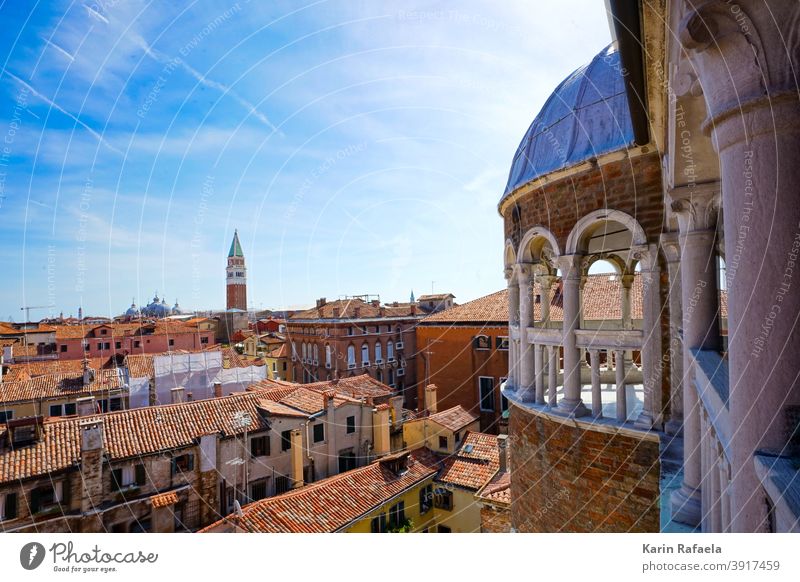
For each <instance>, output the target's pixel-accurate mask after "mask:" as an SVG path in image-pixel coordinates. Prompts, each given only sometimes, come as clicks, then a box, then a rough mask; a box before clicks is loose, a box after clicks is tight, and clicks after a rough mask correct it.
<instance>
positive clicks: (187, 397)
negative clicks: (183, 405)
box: [186, 392, 194, 402]
mask: <svg viewBox="0 0 800 582" xmlns="http://www.w3.org/2000/svg"><path fill="white" fill-rule="evenodd" d="M192 400H194V394H192V393H191V392H187V393H186V402H191V401H192Z"/></svg>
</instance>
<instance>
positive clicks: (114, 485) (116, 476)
mask: <svg viewBox="0 0 800 582" xmlns="http://www.w3.org/2000/svg"><path fill="white" fill-rule="evenodd" d="M124 486H125V485H124V484H123V482H122V469H113V470H112V471H111V490H112V491H119V490H120V489H122V488H123V487H124Z"/></svg>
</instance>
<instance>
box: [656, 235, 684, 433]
mask: <svg viewBox="0 0 800 582" xmlns="http://www.w3.org/2000/svg"><path fill="white" fill-rule="evenodd" d="M661 250H662V251H663V253H664V256H665V257H666V261H667V271H668V272H669V291H668V294H667V296H668V302H669V339H670V341H669V387H670V394H669V420H668V421H667V424H666V425H665V426H664V431H665V432H666V433H667V434H668V435H677V436H681V435H682V434H683V339H682V338H681V330H682V329H683V324H682V317H683V315H682V308H681V262H680V259H681V252H680V242H679V240H678V233H677V232H668V233H664V234H662V235H661Z"/></svg>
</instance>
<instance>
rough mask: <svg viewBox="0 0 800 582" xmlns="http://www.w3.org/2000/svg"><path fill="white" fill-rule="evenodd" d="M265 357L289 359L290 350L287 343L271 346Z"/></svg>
mask: <svg viewBox="0 0 800 582" xmlns="http://www.w3.org/2000/svg"><path fill="white" fill-rule="evenodd" d="M264 355H265V356H266V357H268V358H288V357H289V348H288V346H287V345H286V344H285V343H279V344H270V345H269V347H268V348H267V351H266V352H265V354H264Z"/></svg>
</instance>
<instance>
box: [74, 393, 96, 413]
mask: <svg viewBox="0 0 800 582" xmlns="http://www.w3.org/2000/svg"><path fill="white" fill-rule="evenodd" d="M75 412H76V413H77V414H78V416H92V415H93V414H97V404H96V403H95V401H94V396H84V397H83V398H78V399H77V400H76V401H75Z"/></svg>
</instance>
